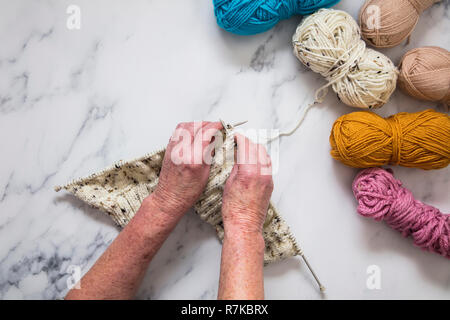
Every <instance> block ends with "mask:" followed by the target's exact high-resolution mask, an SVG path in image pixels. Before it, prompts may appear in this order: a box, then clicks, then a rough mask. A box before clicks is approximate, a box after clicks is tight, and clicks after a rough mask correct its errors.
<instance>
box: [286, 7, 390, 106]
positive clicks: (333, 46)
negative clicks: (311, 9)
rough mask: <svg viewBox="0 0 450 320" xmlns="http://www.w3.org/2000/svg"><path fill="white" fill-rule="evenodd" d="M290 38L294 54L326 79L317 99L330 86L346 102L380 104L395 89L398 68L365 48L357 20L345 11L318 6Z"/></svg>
mask: <svg viewBox="0 0 450 320" xmlns="http://www.w3.org/2000/svg"><path fill="white" fill-rule="evenodd" d="M292 42H293V46H294V54H295V55H296V56H297V58H298V59H299V60H300V61H301V62H302V63H303V64H304V65H305V66H307V67H308V68H310V69H311V70H312V71H314V72H316V73H320V74H321V75H322V76H323V77H325V79H326V80H327V82H328V83H327V84H326V85H325V86H323V87H322V88H320V89H319V90H318V91H317V92H316V101H318V102H321V101H322V100H323V98H324V96H325V95H326V92H327V88H328V86H331V87H332V88H333V90H334V92H336V94H337V96H338V98H339V99H340V100H341V101H342V102H344V103H345V104H347V105H349V106H352V107H357V108H364V109H371V108H379V107H381V106H382V105H384V104H385V103H386V102H387V101H388V100H389V97H390V96H391V94H392V93H393V92H394V90H395V87H396V83H397V74H398V71H397V68H396V67H395V66H394V64H393V63H392V61H391V60H389V58H388V57H386V56H385V55H383V54H382V53H380V52H377V51H375V50H372V49H368V48H366V43H365V42H364V41H363V40H362V39H361V36H360V30H359V27H358V24H357V23H356V21H355V20H354V19H353V18H352V16H350V15H349V14H348V13H346V12H344V11H341V10H333V9H321V10H319V11H318V12H316V13H314V14H312V15H310V16H309V17H307V18H305V19H304V20H303V21H302V23H301V24H300V25H299V26H298V27H297V30H296V32H295V34H294V36H293V37H292Z"/></svg>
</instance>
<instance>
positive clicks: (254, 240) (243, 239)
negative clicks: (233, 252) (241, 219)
mask: <svg viewBox="0 0 450 320" xmlns="http://www.w3.org/2000/svg"><path fill="white" fill-rule="evenodd" d="M224 243H228V244H234V246H237V247H239V248H240V249H245V248H252V249H255V250H256V251H257V252H259V253H261V254H264V248H265V243H264V237H263V233H262V232H261V231H254V230H251V231H250V230H243V229H242V228H229V229H228V230H227V229H225V235H224Z"/></svg>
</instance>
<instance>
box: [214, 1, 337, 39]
mask: <svg viewBox="0 0 450 320" xmlns="http://www.w3.org/2000/svg"><path fill="white" fill-rule="evenodd" d="M339 1H340V0H213V3H214V13H215V15H216V18H217V24H218V25H219V26H220V27H221V28H223V29H225V30H227V31H229V32H232V33H236V34H240V35H251V34H257V33H261V32H264V31H267V30H269V29H271V28H272V27H274V26H275V25H276V24H277V23H278V22H279V21H280V20H283V19H288V18H289V17H291V16H293V15H307V14H311V13H313V12H315V11H317V10H318V9H320V8H328V7H331V6H333V5H335V4H336V3H338V2H339Z"/></svg>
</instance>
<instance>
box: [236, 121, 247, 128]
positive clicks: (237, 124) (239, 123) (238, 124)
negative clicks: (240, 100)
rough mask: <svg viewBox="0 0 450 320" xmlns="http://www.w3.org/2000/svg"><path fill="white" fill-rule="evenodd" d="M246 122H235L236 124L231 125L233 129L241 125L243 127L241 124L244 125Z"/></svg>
mask: <svg viewBox="0 0 450 320" xmlns="http://www.w3.org/2000/svg"><path fill="white" fill-rule="evenodd" d="M247 122H248V120H245V121H241V122H237V123H235V124H233V127H238V126H241V125H243V124H246V123H247Z"/></svg>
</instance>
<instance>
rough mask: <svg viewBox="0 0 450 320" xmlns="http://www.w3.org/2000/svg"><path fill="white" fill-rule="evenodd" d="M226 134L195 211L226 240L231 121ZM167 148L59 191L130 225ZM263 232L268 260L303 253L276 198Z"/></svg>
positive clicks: (152, 185)
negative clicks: (224, 195)
mask: <svg viewBox="0 0 450 320" xmlns="http://www.w3.org/2000/svg"><path fill="white" fill-rule="evenodd" d="M223 135H224V140H223V141H224V143H223V145H222V146H221V147H220V148H216V154H215V156H214V158H213V162H212V164H211V171H210V175H209V178H208V182H207V184H206V187H205V190H204V192H203V194H202V195H201V196H200V198H199V200H198V201H197V203H196V204H195V205H194V210H195V212H196V213H197V214H198V215H199V216H200V218H201V219H202V220H203V221H206V222H207V223H209V224H211V225H212V226H213V227H214V228H215V229H216V232H217V236H218V237H219V239H220V240H221V241H222V240H223V237H224V229H223V222H222V214H221V208H222V193H223V188H224V186H225V182H226V180H227V178H228V177H229V175H230V173H231V169H232V168H233V165H234V146H235V143H234V134H233V128H232V127H231V126H227V128H226V129H224V130H223ZM164 153H165V149H162V150H157V151H155V152H153V153H150V154H148V155H146V156H144V157H141V158H138V159H135V160H131V161H126V162H123V161H119V162H118V163H116V164H115V165H113V166H111V167H109V168H107V169H105V170H103V171H101V172H99V173H95V174H92V175H90V176H88V177H86V178H82V179H78V180H75V181H73V182H71V183H69V184H67V185H65V186H61V187H59V186H58V187H56V188H55V190H56V191H59V190H61V189H65V190H67V191H69V192H70V193H72V194H74V195H75V196H76V197H78V198H79V199H81V200H83V201H85V202H87V203H88V204H90V205H91V206H92V207H94V208H97V209H100V210H101V211H104V212H105V213H106V214H108V215H109V216H110V217H111V218H112V219H113V220H114V222H115V223H116V224H118V225H119V226H120V227H125V226H126V225H127V223H128V222H129V221H130V220H131V219H132V218H133V216H134V214H135V213H136V212H137V211H138V209H139V207H140V205H141V203H142V201H143V200H144V199H145V198H146V197H147V196H148V195H149V194H151V193H152V192H153V191H154V190H155V188H156V186H157V184H158V179H159V173H160V171H161V166H162V161H163V158H164ZM263 237H264V241H265V245H266V247H265V252H264V262H265V263H269V262H274V261H277V260H281V259H285V258H288V257H292V256H296V255H302V251H301V249H300V248H299V246H298V245H297V242H296V240H295V238H294V237H293V236H292V234H291V232H290V231H289V227H288V225H287V224H286V222H285V221H284V220H283V219H282V218H281V216H280V214H279V213H278V212H277V210H276V209H275V207H274V206H273V204H272V203H270V204H269V208H268V210H267V216H266V221H265V223H264V227H263Z"/></svg>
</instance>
